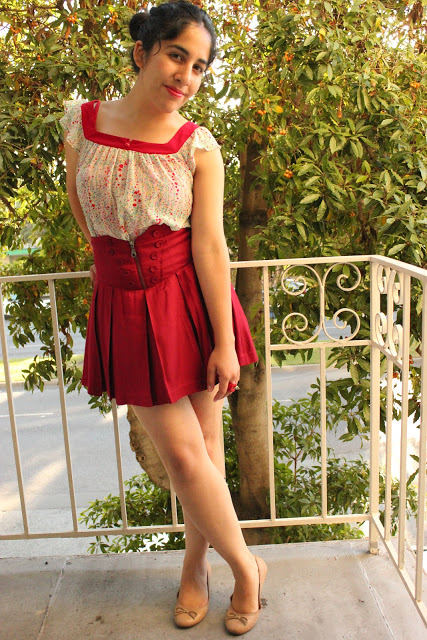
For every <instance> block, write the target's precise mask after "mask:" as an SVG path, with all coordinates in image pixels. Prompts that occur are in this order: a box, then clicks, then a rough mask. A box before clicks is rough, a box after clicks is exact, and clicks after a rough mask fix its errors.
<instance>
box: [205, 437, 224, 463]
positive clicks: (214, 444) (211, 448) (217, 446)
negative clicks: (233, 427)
mask: <svg viewBox="0 0 427 640" xmlns="http://www.w3.org/2000/svg"><path fill="white" fill-rule="evenodd" d="M204 439H205V446H206V451H207V454H208V456H209V458H210V459H211V460H216V458H217V456H218V455H222V445H221V440H220V436H219V434H210V435H205V436H204Z"/></svg>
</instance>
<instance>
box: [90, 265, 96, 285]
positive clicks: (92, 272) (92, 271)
mask: <svg viewBox="0 0 427 640" xmlns="http://www.w3.org/2000/svg"><path fill="white" fill-rule="evenodd" d="M89 272H90V279H91V281H92V282H93V283H95V280H96V267H95V265H94V264H91V265H90V269H89Z"/></svg>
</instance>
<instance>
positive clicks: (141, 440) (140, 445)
mask: <svg viewBox="0 0 427 640" xmlns="http://www.w3.org/2000/svg"><path fill="white" fill-rule="evenodd" d="M127 419H128V422H129V424H130V431H129V439H130V447H131V449H132V451H134V452H135V456H136V459H137V460H138V462H139V464H140V465H141V467H142V468H143V469H144V471H145V472H146V473H147V475H148V477H149V478H150V480H151V481H152V482H154V483H155V484H156V485H157V486H159V487H160V488H161V489H165V490H167V491H169V490H170V482H169V476H168V473H167V471H166V469H165V468H164V466H163V462H162V461H161V459H160V457H159V454H158V453H157V449H156V447H155V446H154V443H153V441H152V439H151V438H150V436H149V435H148V433H147V431H146V429H145V428H144V426H143V425H142V424H141V423H140V421H139V420H138V418H137V417H136V415H135V412H134V410H133V409H132V407H129V406H128V412H127Z"/></svg>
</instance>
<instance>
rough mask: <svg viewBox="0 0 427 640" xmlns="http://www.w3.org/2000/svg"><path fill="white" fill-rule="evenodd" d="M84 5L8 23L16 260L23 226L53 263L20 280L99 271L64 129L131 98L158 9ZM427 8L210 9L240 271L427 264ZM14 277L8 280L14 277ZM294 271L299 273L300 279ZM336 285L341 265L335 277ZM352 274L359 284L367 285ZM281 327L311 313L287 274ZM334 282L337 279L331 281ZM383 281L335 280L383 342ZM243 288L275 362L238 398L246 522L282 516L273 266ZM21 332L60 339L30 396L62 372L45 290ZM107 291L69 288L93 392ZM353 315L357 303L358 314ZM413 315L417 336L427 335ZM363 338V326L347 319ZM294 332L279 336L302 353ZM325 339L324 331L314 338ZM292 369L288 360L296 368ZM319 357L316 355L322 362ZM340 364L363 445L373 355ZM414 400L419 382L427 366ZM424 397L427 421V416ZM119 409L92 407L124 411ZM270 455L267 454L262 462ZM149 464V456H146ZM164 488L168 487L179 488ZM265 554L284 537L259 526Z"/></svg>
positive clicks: (68, 326)
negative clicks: (96, 306)
mask: <svg viewBox="0 0 427 640" xmlns="http://www.w3.org/2000/svg"><path fill="white" fill-rule="evenodd" d="M144 4H145V3H143V4H142V5H139V4H138V3H137V2H135V1H134V0H128V1H127V2H118V1H117V0H112V1H111V2H108V3H106V2H104V0H98V1H97V2H89V0H75V1H71V0H70V1H69V2H68V0H67V1H65V0H64V1H62V0H58V1H57V2H56V3H53V2H42V1H39V2H30V1H28V0H25V2H24V3H18V2H16V1H12V2H9V1H8V2H7V3H4V2H1V1H0V21H1V23H2V25H3V29H2V31H1V33H0V75H1V79H2V84H1V87H2V88H1V89H0V125H1V131H2V133H1V136H2V144H1V150H0V172H1V180H0V200H1V213H0V215H1V226H0V243H1V244H2V246H3V247H4V248H10V249H12V248H16V247H18V246H20V243H21V231H22V228H23V226H26V227H27V228H30V229H31V236H32V238H33V239H34V243H35V244H37V246H38V247H39V251H38V252H36V253H35V254H33V255H32V256H29V257H28V258H27V259H25V260H23V261H21V262H20V263H19V265H14V266H13V267H10V268H8V269H7V272H27V273H41V272H52V271H66V270H70V271H74V270H84V269H87V268H88V266H89V264H90V263H91V259H92V257H91V254H90V250H89V247H88V246H87V245H86V244H85V242H84V240H83V239H82V237H81V234H80V233H79V231H78V230H77V228H76V225H75V224H74V221H73V218H72V216H71V211H70V208H69V205H68V201H67V197H66V192H65V177H64V176H65V173H64V172H65V166H64V156H63V153H62V152H63V144H62V131H61V128H60V126H59V124H58V120H59V118H60V117H61V115H62V108H63V107H62V105H63V100H64V99H69V98H70V97H83V98H85V99H88V100H89V99H93V98H99V99H102V100H109V99H114V98H117V97H119V96H120V95H122V94H123V93H125V92H126V91H127V90H128V89H129V88H130V86H131V85H132V82H133V75H132V72H131V70H130V64H129V58H128V54H127V50H128V49H129V48H130V47H131V45H132V42H131V41H130V39H129V36H128V34H127V27H126V25H127V22H128V19H129V17H130V16H131V15H132V13H133V12H134V11H135V10H137V9H138V8H139V7H140V6H144ZM423 4H425V2H399V1H396V2H378V1H373V0H372V1H369V0H366V1H364V2H362V1H361V0H354V1H352V2H347V1H345V2H344V1H343V0H331V1H330V2H317V1H316V0H297V1H295V2H278V1H271V2H267V1H263V0H247V1H243V2H240V3H238V2H231V1H230V0H226V1H225V2H222V3H221V4H220V5H219V4H218V3H213V2H209V1H207V2H206V3H204V6H205V7H206V9H207V10H208V12H209V13H210V14H211V15H212V16H213V18H214V20H215V22H216V24H217V27H218V30H219V32H220V36H221V41H220V51H221V53H220V58H221V60H220V64H219V65H215V66H214V68H213V69H212V71H211V72H210V73H209V74H207V77H206V79H205V83H204V88H203V90H202V91H201V93H200V94H199V95H198V96H197V98H196V99H195V100H194V101H193V102H192V103H191V104H190V105H189V106H188V108H187V110H186V115H187V116H188V117H190V118H194V119H196V120H197V121H198V122H199V123H200V124H204V125H206V126H208V127H209V128H210V129H211V130H212V132H213V133H214V135H215V136H216V137H217V139H218V140H219V142H220V143H221V144H222V149H223V155H224V159H225V163H226V169H227V185H226V201H225V214H226V217H225V226H226V233H227V239H228V244H229V247H230V250H231V253H232V258H233V259H237V258H238V259H252V258H255V259H263V258H288V257H305V256H318V255H331V256H333V255H337V254H344V255H352V254H368V253H380V254H384V255H389V256H394V257H398V258H400V259H403V260H406V261H408V262H411V263H413V264H417V265H420V266H425V264H426V249H425V247H426V239H427V238H426V230H425V222H426V216H425V199H426V177H427V169H426V167H427V160H426V144H425V131H426V116H427V100H426V92H425V82H426V79H425V77H426V76H425V71H426V53H425V46H426V19H425V13H426V8H425V7H423ZM5 272H6V269H5ZM293 273H294V274H295V276H294V277H297V276H298V273H299V272H298V271H294V272H293ZM318 273H319V275H320V276H321V275H322V274H323V270H322V269H321V268H319V269H318ZM351 275H352V274H351V273H350V272H348V276H349V278H350V277H351ZM271 280H272V292H273V310H274V313H275V315H276V317H277V318H282V317H285V315H287V314H288V313H292V312H293V311H294V310H295V309H294V307H295V298H294V297H291V296H288V295H286V292H284V291H283V290H282V289H281V287H279V286H277V285H276V283H277V274H276V273H272V274H271ZM328 282H329V281H328ZM308 283H309V284H310V285H311V286H310V288H309V290H308V291H307V292H306V293H305V294H304V299H303V301H302V302H300V303H299V308H300V309H301V308H302V309H303V313H304V314H305V315H306V316H307V319H308V328H307V330H306V331H301V330H299V331H298V329H297V327H295V325H294V326H293V327H290V329H289V330H290V331H291V335H293V336H294V337H298V338H300V339H303V338H306V337H308V336H309V335H311V334H310V331H312V330H313V328H314V327H315V326H316V324H317V323H318V320H319V315H318V284H317V280H316V278H314V277H310V276H309V277H308ZM368 283H369V269H368V268H365V269H364V270H362V282H361V285H360V286H359V287H358V288H357V290H356V292H355V293H354V294H351V295H350V296H348V295H346V294H345V293H344V292H342V291H341V290H340V289H339V288H338V287H337V286H336V283H334V281H333V280H332V279H331V281H330V283H329V286H328V296H327V301H326V303H327V313H328V314H329V315H333V313H334V311H335V310H337V309H338V308H340V307H341V306H346V307H347V306H349V305H353V306H352V308H355V309H358V310H360V312H361V316H362V325H361V328H360V331H359V335H358V337H359V338H363V337H366V336H367V335H368V327H367V325H366V324H365V321H364V320H363V314H365V315H366V312H367V310H368V309H369V295H368V291H369V287H368ZM236 288H237V292H238V294H239V297H240V299H241V301H242V304H243V307H244V309H245V311H246V312H247V314H248V316H249V318H250V323H251V327H252V329H253V332H254V335H255V336H256V338H257V345H258V348H259V354H260V362H259V364H258V365H257V366H254V367H248V368H246V369H245V370H243V372H242V381H241V385H240V386H241V391H239V392H238V393H236V394H234V395H233V396H232V398H231V401H230V406H231V412H232V419H233V428H234V430H235V433H236V446H237V454H238V457H239V468H240V483H239V490H238V495H235V496H234V497H235V502H236V505H237V508H238V512H239V516H240V517H243V518H246V517H248V518H256V517H265V516H268V501H267V495H268V470H267V445H266V437H265V434H266V416H265V393H264V387H265V385H264V378H265V368H264V362H263V351H262V348H263V341H262V329H263V327H262V310H261V302H262V284H261V279H260V274H259V272H258V271H257V270H255V269H254V270H243V271H239V274H238V277H237V281H236ZM14 291H15V293H16V295H17V300H16V304H14V305H12V306H11V309H10V311H11V314H12V320H11V324H10V326H11V330H12V332H13V335H14V340H15V342H16V343H17V344H25V343H26V342H28V341H30V340H34V335H35V334H38V335H39V338H40V340H41V341H42V343H43V344H44V347H43V356H44V357H43V358H36V359H35V360H34V362H33V363H32V364H31V366H30V367H29V370H28V375H27V378H26V384H27V386H28V388H32V387H34V386H37V387H40V388H42V387H43V381H44V380H46V379H49V378H50V377H52V376H53V375H55V364H54V352H53V344H52V338H51V333H50V328H49V325H50V323H49V317H48V312H47V310H45V309H44V307H43V305H42V304H41V302H40V296H41V294H42V293H43V287H39V286H36V285H33V284H31V285H26V286H22V285H21V286H20V287H19V288H18V287H14ZM89 299H90V286H89V284H88V282H84V281H81V280H78V281H70V282H69V283H67V282H62V283H61V284H58V309H59V319H60V327H61V332H62V347H61V348H62V355H63V360H64V363H65V365H64V371H65V377H66V381H67V383H68V385H69V389H70V390H72V389H74V388H76V387H78V386H79V384H80V369H79V367H78V366H77V365H76V363H75V361H73V358H72V346H73V345H72V336H71V330H72V329H73V330H74V329H76V328H78V329H80V330H81V332H82V334H83V335H85V330H86V329H85V325H86V316H87V313H88V308H89ZM344 303H345V304H344ZM417 312H418V309H417V307H416V305H413V312H412V313H413V319H412V320H413V330H414V332H415V335H417V332H419V329H420V327H419V322H418V316H417ZM343 319H345V320H347V321H348V323H349V325H350V327H351V329H352V330H354V329H355V327H356V324H355V322H356V321H355V317H354V315H352V314H348V315H347V316H345V315H344V316H343ZM279 327H280V324H279V325H277V327H274V328H273V332H272V339H273V341H275V342H280V341H284V336H283V334H282V333H281V331H280V329H279ZM310 327H311V329H310ZM276 353H277V354H278V358H279V359H280V358H281V357H283V358H284V356H280V354H279V352H276ZM300 353H302V356H303V359H304V360H307V359H308V358H309V357H310V354H311V351H310V350H306V351H302V352H300ZM331 361H335V362H336V363H337V364H338V365H339V366H344V367H347V369H348V370H349V372H350V374H351V378H349V379H347V381H344V382H342V381H341V382H339V383H329V385H328V394H329V397H331V396H333V395H335V396H337V397H341V398H342V399H343V401H344V400H345V401H346V402H348V403H350V405H351V407H352V415H353V416H354V418H352V419H351V420H350V421H349V430H350V433H351V434H357V433H362V434H363V432H364V431H365V430H366V428H367V426H366V423H367V416H366V411H365V410H364V407H365V406H366V393H367V392H366V386H367V384H368V381H367V377H368V375H369V353H368V350H367V349H365V350H363V349H360V348H359V349H357V348H352V349H346V350H343V351H340V352H336V353H332V354H331ZM413 378H414V383H415V384H414V388H415V389H417V388H418V386H419V385H418V384H417V379H418V372H417V370H413ZM416 400H417V399H416V397H414V398H413V404H412V406H413V409H414V411H416V410H417V404H416ZM107 404H108V403H106V400H105V398H98V399H97V398H95V399H93V400H92V405H93V406H98V407H100V408H101V409H103V410H106V408H107ZM129 417H130V419H131V424H133V425H134V427H133V428H132V443H133V447H134V448H135V450H136V451H137V455H138V456H139V457H138V459H139V460H140V462H141V464H142V466H143V467H144V469H147V470H148V472H149V473H150V477H151V478H152V479H153V480H154V481H156V482H158V484H159V486H165V484H166V485H167V478H166V474H165V473H164V470H163V469H162V467H161V465H160V462H159V461H158V459H156V458H155V454H154V452H153V451H151V452H150V453H149V459H150V467H149V469H148V465H147V456H146V455H145V452H146V451H147V447H148V446H149V444H150V443H149V440H148V438H147V437H146V434H145V432H144V430H143V428H141V426H137V425H135V421H133V420H132V416H129ZM254 452H256V460H255V461H254V457H253V456H254V455H255V453H254ZM144 458H145V460H144ZM162 483H163V485H162ZM245 535H246V536H247V540H248V542H250V543H255V542H260V541H266V540H268V539H269V535H270V534H269V532H268V531H266V532H264V533H262V532H260V531H257V530H254V529H250V530H247V531H246V532H245Z"/></svg>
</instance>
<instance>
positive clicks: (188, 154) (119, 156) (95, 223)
mask: <svg viewBox="0 0 427 640" xmlns="http://www.w3.org/2000/svg"><path fill="white" fill-rule="evenodd" d="M99 105H100V101H99V100H92V101H90V102H87V101H85V100H67V101H65V102H64V107H65V115H64V116H63V117H62V118H61V119H60V121H59V122H60V124H61V125H62V127H63V129H64V131H65V132H66V136H65V139H66V140H67V142H69V144H70V145H72V146H73V147H74V148H75V149H76V150H77V151H78V153H79V158H78V163H77V176H76V187H77V195H78V197H79V201H80V204H81V206H82V209H83V213H84V215H85V219H86V222H87V226H88V228H89V231H90V234H91V235H92V236H105V235H108V236H112V237H114V238H119V239H121V240H133V239H135V238H136V237H137V236H139V235H141V233H143V232H144V231H145V230H146V229H148V227H150V226H151V225H153V224H167V225H168V226H169V227H170V228H171V229H172V230H173V231H178V230H179V229H182V228H183V227H190V226H191V224H190V216H191V210H192V204H193V176H194V172H195V168H196V165H195V161H194V152H195V150H196V149H206V150H207V151H212V150H213V149H217V148H219V145H218V143H217V142H216V140H215V138H214V137H213V136H212V134H211V133H210V132H209V131H208V129H206V128H205V127H199V126H198V125H197V124H195V123H194V122H186V123H185V124H184V125H183V126H182V127H181V128H180V129H179V130H178V131H177V132H176V134H175V135H174V136H173V138H172V139H171V140H170V141H169V142H167V143H165V144H158V143H150V142H142V141H140V140H130V139H129V138H122V137H119V136H115V135H112V134H106V133H101V132H99V131H97V129H96V116H97V113H98V109H99Z"/></svg>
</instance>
